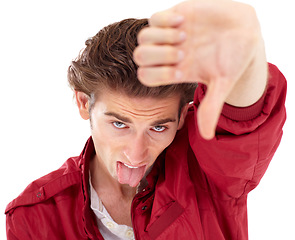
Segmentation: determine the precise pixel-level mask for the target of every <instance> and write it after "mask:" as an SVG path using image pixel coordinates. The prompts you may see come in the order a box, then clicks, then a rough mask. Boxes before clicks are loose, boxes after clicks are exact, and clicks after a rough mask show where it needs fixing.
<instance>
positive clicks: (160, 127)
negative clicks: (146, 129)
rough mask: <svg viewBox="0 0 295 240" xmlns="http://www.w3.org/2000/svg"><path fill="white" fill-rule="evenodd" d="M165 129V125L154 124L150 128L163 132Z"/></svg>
mask: <svg viewBox="0 0 295 240" xmlns="http://www.w3.org/2000/svg"><path fill="white" fill-rule="evenodd" d="M166 129H167V127H165V126H154V127H153V128H152V130H154V131H155V132H164V131H165V130H166Z"/></svg>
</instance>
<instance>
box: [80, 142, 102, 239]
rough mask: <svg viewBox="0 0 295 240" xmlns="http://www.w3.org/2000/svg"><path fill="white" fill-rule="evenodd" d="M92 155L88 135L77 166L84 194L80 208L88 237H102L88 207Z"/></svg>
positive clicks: (92, 148) (92, 149) (92, 144)
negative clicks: (80, 174)
mask: <svg viewBox="0 0 295 240" xmlns="http://www.w3.org/2000/svg"><path fill="white" fill-rule="evenodd" d="M94 155H95V148H94V143H93V140H92V137H90V138H89V139H88V141H87V142H86V144H85V147H84V149H83V151H82V153H81V154H80V157H79V158H80V162H79V167H80V169H81V171H82V192H83V195H84V207H83V209H82V211H83V222H84V226H85V231H86V233H87V235H88V236H89V238H90V239H103V237H102V235H101V234H100V232H99V230H98V227H97V223H96V218H95V214H94V213H93V211H92V210H91V208H90V196H89V189H90V186H89V163H90V161H91V159H92V158H93V156H94Z"/></svg>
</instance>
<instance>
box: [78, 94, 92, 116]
mask: <svg viewBox="0 0 295 240" xmlns="http://www.w3.org/2000/svg"><path fill="white" fill-rule="evenodd" d="M75 97H76V102H77V106H78V108H79V113H80V116H81V117H82V118H83V119H84V120H88V119H89V118H90V116H89V111H88V110H89V98H88V96H87V95H86V94H85V93H83V92H78V91H75Z"/></svg>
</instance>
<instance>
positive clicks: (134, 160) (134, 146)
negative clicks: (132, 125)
mask: <svg viewBox="0 0 295 240" xmlns="http://www.w3.org/2000/svg"><path fill="white" fill-rule="evenodd" d="M124 155H125V157H126V158H127V161H129V163H130V164H131V165H133V166H140V165H141V164H146V160H147V157H148V140H147V137H146V136H144V134H138V135H136V136H133V137H132V139H130V141H129V142H128V143H127V146H126V148H125V151H124Z"/></svg>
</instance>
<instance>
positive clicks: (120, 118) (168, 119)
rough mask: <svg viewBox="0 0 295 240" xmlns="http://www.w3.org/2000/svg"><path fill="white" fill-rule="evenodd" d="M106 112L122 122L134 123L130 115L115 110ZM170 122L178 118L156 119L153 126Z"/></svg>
mask: <svg viewBox="0 0 295 240" xmlns="http://www.w3.org/2000/svg"><path fill="white" fill-rule="evenodd" d="M104 114H105V115H106V116H111V117H115V118H117V119H118V120H120V121H122V122H126V123H132V121H131V120H130V119H129V118H128V117H124V116H121V115H120V114H118V113H115V112H105V113H104ZM168 122H176V119H174V118H163V119H159V120H156V121H154V122H153V123H152V124H151V125H152V126H156V125H162V124H165V123H168Z"/></svg>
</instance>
